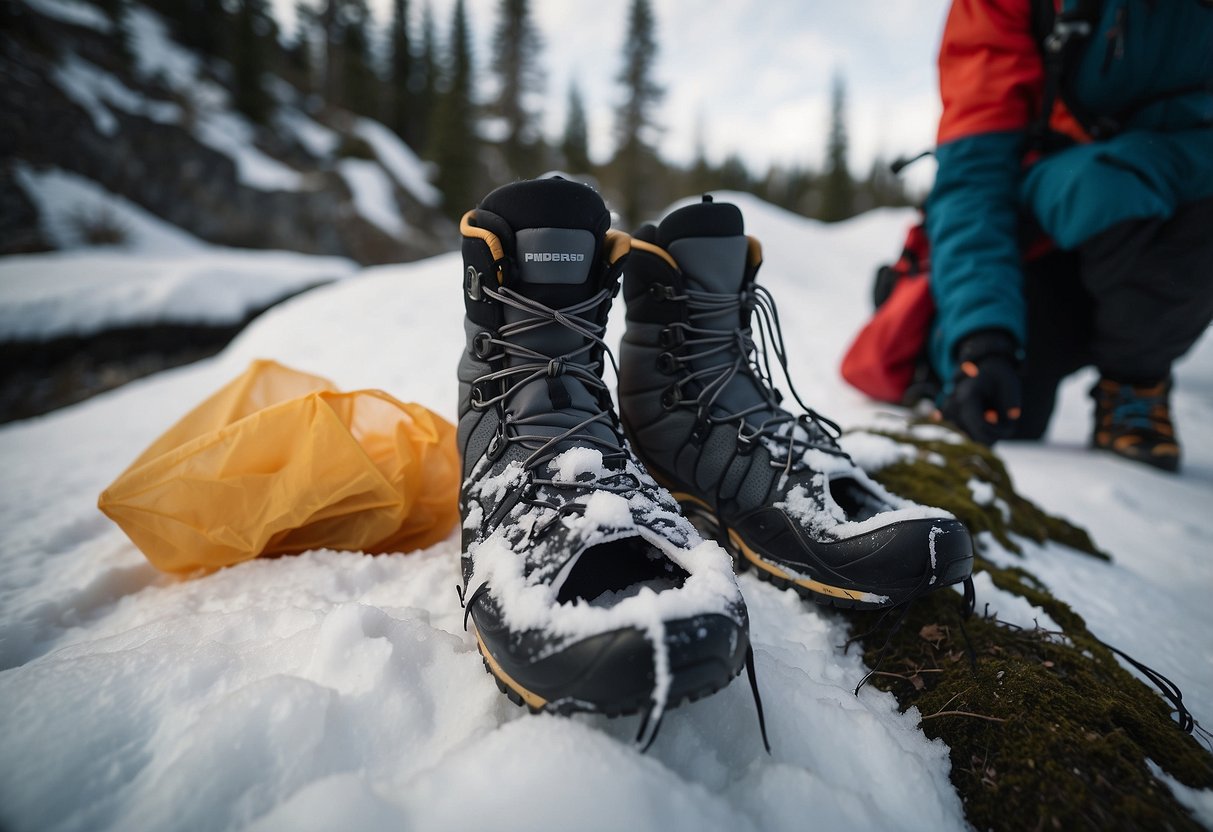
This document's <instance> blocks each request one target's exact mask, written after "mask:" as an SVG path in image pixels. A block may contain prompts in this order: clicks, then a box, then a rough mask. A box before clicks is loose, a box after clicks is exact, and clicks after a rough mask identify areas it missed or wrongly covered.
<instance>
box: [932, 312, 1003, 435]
mask: <svg viewBox="0 0 1213 832" xmlns="http://www.w3.org/2000/svg"><path fill="white" fill-rule="evenodd" d="M1017 346H1018V345H1017V344H1016V342H1015V339H1014V338H1013V337H1012V336H1011V334H1010V333H1008V332H1006V331H1005V330H1001V329H989V330H982V331H980V332H975V333H973V334H972V335H969V336H968V337H966V338H965V339H964V340H962V341H961V342H960V346H959V347H958V348H957V350H956V358H957V361H958V366H957V369H956V375H955V376H953V379H952V392H951V393H950V394H949V395H948V397H947V398H946V399H945V400H944V403H943V407H942V408H941V415H942V416H943V418H945V419H947V420H948V421H950V422H953V423H955V424H956V425H957V426H958V427H959V428H960V429H961V430H963V431H964V432H965V433H967V434H968V435H969V436H971V437H972V438H973V439H975V440H977V441H978V442H981V443H982V444H985V445H993V444H994V443H995V442H997V441H998V440H999V439H1006V438H1008V437H1009V436H1011V434H1012V433H1013V432H1014V430H1015V423H1016V421H1017V420H1018V419H1019V416H1020V412H1021V411H1020V408H1021V405H1022V395H1023V383H1022V381H1021V380H1020V377H1019V360H1018V359H1017V358H1016V351H1017Z"/></svg>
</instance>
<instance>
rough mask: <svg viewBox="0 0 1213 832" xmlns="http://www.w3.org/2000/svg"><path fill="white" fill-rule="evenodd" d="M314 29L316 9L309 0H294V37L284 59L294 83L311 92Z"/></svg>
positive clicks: (313, 71)
mask: <svg viewBox="0 0 1213 832" xmlns="http://www.w3.org/2000/svg"><path fill="white" fill-rule="evenodd" d="M315 31H316V10H315V9H314V8H313V7H312V4H311V3H310V2H309V0H295V37H294V40H293V42H292V43H291V45H290V48H289V49H288V50H287V52H286V59H287V64H288V66H289V67H290V68H291V70H293V72H292V75H293V76H294V80H295V83H296V85H297V86H298V87H299V88H300V89H301V90H303V91H304V92H312V91H313V90H314V89H315V84H316V77H315V72H316V67H315V59H316V51H315V50H316V47H315Z"/></svg>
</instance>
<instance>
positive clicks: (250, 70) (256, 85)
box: [232, 0, 272, 124]
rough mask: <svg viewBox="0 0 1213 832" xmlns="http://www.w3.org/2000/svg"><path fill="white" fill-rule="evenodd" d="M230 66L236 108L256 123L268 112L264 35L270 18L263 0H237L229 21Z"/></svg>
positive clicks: (270, 22)
mask: <svg viewBox="0 0 1213 832" xmlns="http://www.w3.org/2000/svg"><path fill="white" fill-rule="evenodd" d="M233 23H234V31H233V44H232V47H233V48H232V69H233V71H234V80H235V104H236V109H237V110H239V111H240V112H242V113H244V114H245V115H246V116H248V117H249V118H250V119H252V120H253V121H254V122H256V123H258V124H264V123H265V120H266V119H267V118H268V117H269V113H270V106H271V104H270V98H269V95H268V94H267V93H266V91H265V83H264V76H265V70H266V65H267V63H268V61H267V57H268V56H267V54H266V52H267V48H268V46H267V43H266V41H267V36H268V35H269V34H270V32H269V29H270V25H271V24H272V21H271V19H270V11H269V5H268V2H267V0H240V4H239V5H238V6H237V8H236V17H235V20H234V21H233Z"/></svg>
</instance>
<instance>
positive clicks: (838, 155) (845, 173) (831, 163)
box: [820, 75, 855, 222]
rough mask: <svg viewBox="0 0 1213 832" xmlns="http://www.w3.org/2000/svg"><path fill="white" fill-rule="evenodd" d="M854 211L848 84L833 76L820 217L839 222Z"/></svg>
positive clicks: (839, 77)
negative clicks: (847, 116)
mask: <svg viewBox="0 0 1213 832" xmlns="http://www.w3.org/2000/svg"><path fill="white" fill-rule="evenodd" d="M854 213H855V181H854V180H853V179H852V178H851V171H850V170H849V169H848V168H847V125H846V85H845V83H844V82H843V79H842V76H841V75H835V76H834V84H833V89H832V91H831V95H830V134H829V139H828V141H827V144H826V169H825V176H824V179H823V181H822V191H821V209H820V219H822V220H825V221H826V222H837V221H838V220H845V219H846V218H847V217H850V216H853V215H854Z"/></svg>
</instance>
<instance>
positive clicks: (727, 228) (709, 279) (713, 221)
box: [657, 202, 750, 295]
mask: <svg viewBox="0 0 1213 832" xmlns="http://www.w3.org/2000/svg"><path fill="white" fill-rule="evenodd" d="M657 242H658V244H659V245H660V246H661V247H662V248H664V249H665V250H666V251H668V252H669V253H670V255H671V256H672V257H673V258H674V259H675V260H676V261H677V262H678V267H679V269H681V270H682V273H683V276H684V277H685V278H686V281H687V284H688V288H691V289H698V290H699V291H701V292H716V293H720V294H726V295H735V294H737V293H738V292H740V291H741V284H742V281H743V280H744V279H745V272H746V260H747V257H748V255H749V245H750V244H749V240H748V239H747V238H746V236H745V226H744V224H743V222H742V218H741V211H740V210H738V208H737V206H736V205H730V204H728V203H727V202H701V203H698V204H696V205H688V206H687V207H685V208H680V209H678V210H677V211H675V212H674V213H672V214H670V215H669V216H668V217H666V218H665V219H664V220H662V223H661V225H660V226H659V227H658V228H657Z"/></svg>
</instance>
